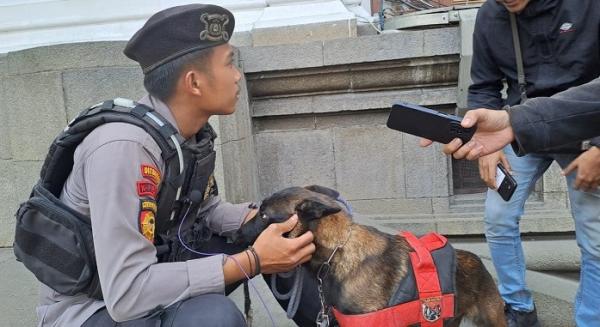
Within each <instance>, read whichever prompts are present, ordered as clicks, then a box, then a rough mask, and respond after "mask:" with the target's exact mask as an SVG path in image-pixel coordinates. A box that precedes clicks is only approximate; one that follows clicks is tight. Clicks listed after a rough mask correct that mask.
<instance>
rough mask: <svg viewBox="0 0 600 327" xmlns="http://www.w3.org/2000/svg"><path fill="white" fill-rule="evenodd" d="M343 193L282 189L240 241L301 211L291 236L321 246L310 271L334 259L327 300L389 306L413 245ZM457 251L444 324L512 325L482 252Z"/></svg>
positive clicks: (357, 307) (348, 310)
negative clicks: (367, 220)
mask: <svg viewBox="0 0 600 327" xmlns="http://www.w3.org/2000/svg"><path fill="white" fill-rule="evenodd" d="M338 196H339V193H337V191H335V190H332V189H329V188H326V187H323V186H318V185H313V186H308V187H290V188H287V189H284V190H281V191H279V192H276V193H274V194H273V195H271V196H269V197H267V198H266V199H264V200H263V202H262V204H261V205H260V209H259V212H258V214H257V216H256V217H255V218H253V219H252V220H250V221H249V222H247V223H246V224H244V225H243V226H242V227H241V228H240V229H239V230H238V231H237V232H236V233H235V235H234V237H233V238H234V242H235V243H237V244H243V245H249V244H252V243H253V242H254V241H255V240H256V238H257V237H258V235H259V234H260V233H261V232H262V231H263V230H264V229H265V228H266V227H267V226H268V225H269V224H272V223H278V222H282V221H284V220H287V219H288V218H289V217H290V216H291V215H293V214H294V213H296V214H297V215H298V218H299V219H298V223H297V225H296V226H295V227H294V228H293V229H292V231H290V233H289V235H288V237H296V236H299V235H301V234H303V233H305V232H306V231H311V232H312V233H313V234H314V243H315V246H316V250H315V253H314V255H313V257H312V258H311V260H310V261H309V262H308V263H307V269H308V271H309V272H310V273H312V274H315V276H317V275H318V274H319V268H320V267H321V266H322V265H323V264H324V263H326V262H327V261H328V260H329V266H330V267H329V271H328V274H327V276H326V277H325V280H324V282H323V293H324V297H325V303H326V304H327V305H330V306H333V307H334V308H336V310H338V311H339V312H341V313H343V314H353V315H354V314H363V313H369V312H374V311H377V310H381V309H384V308H386V307H389V306H390V304H389V303H388V302H389V300H390V298H391V297H392V296H393V295H394V294H393V292H394V290H395V285H398V283H400V282H401V281H402V280H403V279H404V278H406V277H407V275H408V269H409V268H410V266H409V261H410V255H409V253H410V252H411V250H412V247H411V246H410V245H409V243H408V242H407V240H406V239H405V238H404V237H403V236H400V235H391V234H387V233H384V232H381V231H379V230H377V229H375V228H373V227H370V226H364V225H360V224H356V223H354V222H353V221H352V219H351V217H350V215H349V214H348V212H347V211H346V210H344V209H343V207H342V206H340V203H339V202H338V201H336V200H335V199H336V198H338ZM340 245H341V247H340ZM336 248H337V252H336V253H334V254H332V252H333V251H334V249H336ZM454 252H455V255H456V257H455V258H456V261H455V262H456V271H455V275H454V276H455V290H456V293H455V298H454V301H455V315H454V318H450V319H448V320H446V321H445V324H444V326H449V327H458V326H459V325H460V322H461V321H462V319H463V318H467V319H469V320H471V321H472V322H473V323H474V324H476V325H477V326H481V327H483V326H485V327H505V326H507V323H506V320H505V316H504V302H503V300H502V298H501V297H500V294H499V292H498V289H497V287H496V284H495V282H494V280H493V279H492V277H491V275H490V273H489V272H488V271H487V270H486V268H485V266H484V265H483V263H482V262H481V260H480V259H479V257H478V256H476V255H475V254H473V253H470V252H467V251H463V250H454ZM450 253H451V252H450ZM426 314H427V313H426V312H425V311H424V312H423V315H426Z"/></svg>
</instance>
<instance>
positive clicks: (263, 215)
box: [260, 213, 269, 220]
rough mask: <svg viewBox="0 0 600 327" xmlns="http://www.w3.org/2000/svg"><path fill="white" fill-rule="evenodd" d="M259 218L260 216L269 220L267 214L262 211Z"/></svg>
mask: <svg viewBox="0 0 600 327" xmlns="http://www.w3.org/2000/svg"><path fill="white" fill-rule="evenodd" d="M260 218H262V219H264V220H269V216H267V214H266V213H263V214H262V215H260Z"/></svg>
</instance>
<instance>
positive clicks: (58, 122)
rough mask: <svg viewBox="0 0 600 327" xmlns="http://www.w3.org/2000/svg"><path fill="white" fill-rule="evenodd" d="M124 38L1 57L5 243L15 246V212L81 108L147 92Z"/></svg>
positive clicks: (0, 185) (0, 181)
mask: <svg viewBox="0 0 600 327" xmlns="http://www.w3.org/2000/svg"><path fill="white" fill-rule="evenodd" d="M123 46H124V43H123V42H99V43H89V44H68V45H59V46H52V47H42V48H34V49H29V50H23V51H18V52H9V53H8V54H5V55H2V56H1V57H0V99H1V101H0V122H1V124H2V127H0V203H2V205H1V206H0V246H10V245H12V238H13V231H14V221H15V220H14V213H15V212H16V210H17V208H18V204H19V203H20V202H22V201H24V200H25V199H27V196H28V194H29V192H30V191H31V187H32V186H33V185H34V183H35V182H36V181H37V178H38V176H39V170H40V168H41V165H42V163H43V160H44V158H45V156H46V153H47V151H48V146H49V145H50V143H51V142H52V140H53V139H54V137H55V136H56V135H57V134H58V133H59V132H60V131H61V130H62V129H63V128H64V127H65V126H66V124H67V122H68V121H69V120H70V119H71V118H73V117H74V116H75V115H76V114H77V113H78V112H79V111H80V110H82V109H84V108H86V107H88V106H90V105H93V104H96V103H98V102H101V101H103V100H106V99H112V98H114V97H117V96H120V97H129V98H132V99H136V98H139V97H140V96H141V95H143V94H144V91H143V85H142V79H141V77H142V75H141V72H140V69H139V68H138V67H137V66H136V64H135V63H134V62H133V61H130V60H128V59H127V58H126V57H125V56H123V55H122V53H121V51H122V48H123Z"/></svg>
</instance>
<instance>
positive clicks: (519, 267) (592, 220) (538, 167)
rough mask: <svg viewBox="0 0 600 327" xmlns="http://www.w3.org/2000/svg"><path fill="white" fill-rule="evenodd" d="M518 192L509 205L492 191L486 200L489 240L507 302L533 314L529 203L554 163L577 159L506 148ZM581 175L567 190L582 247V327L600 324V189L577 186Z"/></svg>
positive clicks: (578, 316) (578, 303) (578, 306)
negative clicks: (524, 225)
mask: <svg viewBox="0 0 600 327" xmlns="http://www.w3.org/2000/svg"><path fill="white" fill-rule="evenodd" d="M504 153H505V154H506V157H507V159H508V161H509V162H510V165H511V169H512V172H513V177H514V178H515V180H516V181H517V184H518V186H517V189H516V191H515V193H514V194H513V196H512V198H511V200H510V201H508V202H506V201H504V200H503V199H502V198H501V197H500V195H498V193H497V192H496V191H494V190H488V192H487V198H486V202H485V236H486V239H487V243H488V246H489V248H490V253H491V256H492V261H493V262H494V266H495V268H496V272H497V273H498V282H499V285H498V288H499V290H500V294H501V295H502V298H503V299H504V301H505V302H506V303H507V304H508V305H510V306H512V307H513V308H514V309H515V310H519V311H531V310H533V298H532V296H531V292H530V291H529V289H528V288H527V285H526V284H525V269H526V266H525V258H524V256H523V248H522V246H521V236H520V231H519V221H520V220H521V215H522V214H523V211H524V206H525V200H527V197H528V196H529V194H531V191H532V190H533V187H534V186H535V183H536V181H537V180H538V179H539V178H540V177H541V176H542V175H543V173H544V172H545V171H546V170H547V169H548V167H549V166H550V164H551V163H552V161H556V162H557V163H558V164H559V165H560V166H561V167H562V168H565V167H566V166H567V165H568V164H569V163H570V162H571V161H573V160H574V159H575V158H576V157H577V155H574V154H551V155H542V154H529V155H526V156H524V157H517V156H516V155H515V153H514V151H513V150H512V147H511V146H507V147H506V148H505V149H504ZM575 176H576V173H571V174H569V175H568V176H567V177H566V178H567V186H568V192H569V200H570V202H571V213H572V215H573V218H574V219H575V233H576V238H577V245H578V246H579V248H580V250H581V280H580V284H579V289H578V290H577V296H576V299H575V320H576V323H577V326H579V327H585V326H600V191H598V190H596V191H595V192H583V191H578V190H575V189H574V188H573V183H574V182H575Z"/></svg>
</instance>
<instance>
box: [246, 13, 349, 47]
mask: <svg viewBox="0 0 600 327" xmlns="http://www.w3.org/2000/svg"><path fill="white" fill-rule="evenodd" d="M355 36H356V20H355V19H349V20H337V21H331V22H323V23H314V24H302V25H290V26H277V27H259V28H254V29H253V30H252V44H253V45H254V46H262V45H277V44H304V43H308V42H312V41H323V40H332V39H340V38H349V37H355Z"/></svg>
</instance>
